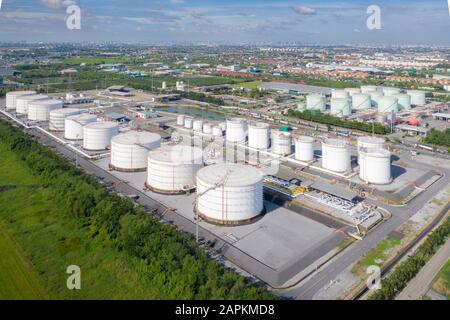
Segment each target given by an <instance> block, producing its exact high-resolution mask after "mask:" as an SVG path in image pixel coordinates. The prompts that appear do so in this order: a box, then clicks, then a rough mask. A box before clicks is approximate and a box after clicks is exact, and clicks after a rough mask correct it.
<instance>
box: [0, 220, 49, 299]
mask: <svg viewBox="0 0 450 320" xmlns="http://www.w3.org/2000/svg"><path fill="white" fill-rule="evenodd" d="M0 252H1V255H2V258H1V259H0V300H6V299H8V300H16V299H26V300H36V299H47V298H48V293H47V292H46V291H47V289H46V286H45V283H44V282H43V280H42V278H41V276H40V275H39V274H38V272H37V271H36V270H35V269H34V268H33V266H32V265H31V264H30V262H29V261H28V260H27V259H26V258H24V253H23V252H22V249H21V248H20V247H19V246H18V245H17V244H16V243H15V242H14V241H13V239H11V237H10V236H9V235H8V233H7V232H6V230H5V229H4V227H3V226H2V225H0Z"/></svg>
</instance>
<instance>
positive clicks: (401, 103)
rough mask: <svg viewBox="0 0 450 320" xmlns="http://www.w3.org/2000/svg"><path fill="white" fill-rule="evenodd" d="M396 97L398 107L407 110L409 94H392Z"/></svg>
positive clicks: (409, 102) (409, 105) (409, 103)
mask: <svg viewBox="0 0 450 320" xmlns="http://www.w3.org/2000/svg"><path fill="white" fill-rule="evenodd" d="M394 97H396V98H397V99H398V109H399V110H408V109H411V96H410V95H409V94H404V93H399V94H396V95H394Z"/></svg>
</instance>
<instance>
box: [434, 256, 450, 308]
mask: <svg viewBox="0 0 450 320" xmlns="http://www.w3.org/2000/svg"><path fill="white" fill-rule="evenodd" d="M431 287H432V288H433V290H434V291H436V292H437V293H439V294H442V295H443V296H446V297H447V300H450V260H447V262H446V263H445V264H444V266H443V267H442V269H441V270H440V271H439V272H438V274H437V275H436V277H435V278H434V280H433V284H432V286H431Z"/></svg>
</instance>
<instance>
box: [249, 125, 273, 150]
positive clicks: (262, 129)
mask: <svg viewBox="0 0 450 320" xmlns="http://www.w3.org/2000/svg"><path fill="white" fill-rule="evenodd" d="M269 143H270V129H269V125H268V124H267V123H264V122H252V123H250V125H249V126H248V146H249V147H250V148H255V149H268V148H269Z"/></svg>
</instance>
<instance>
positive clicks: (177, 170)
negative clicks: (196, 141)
mask: <svg viewBox="0 0 450 320" xmlns="http://www.w3.org/2000/svg"><path fill="white" fill-rule="evenodd" d="M202 167H203V152H202V150H201V149H200V148H195V147H189V146H184V145H174V146H163V147H161V148H158V149H155V150H153V151H151V152H149V153H148V167H147V182H146V183H145V185H146V187H147V188H149V189H150V190H152V191H155V192H159V193H165V194H180V193H184V192H186V191H188V190H192V189H194V188H195V176H196V174H197V171H198V170H200V169H201V168H202Z"/></svg>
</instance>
